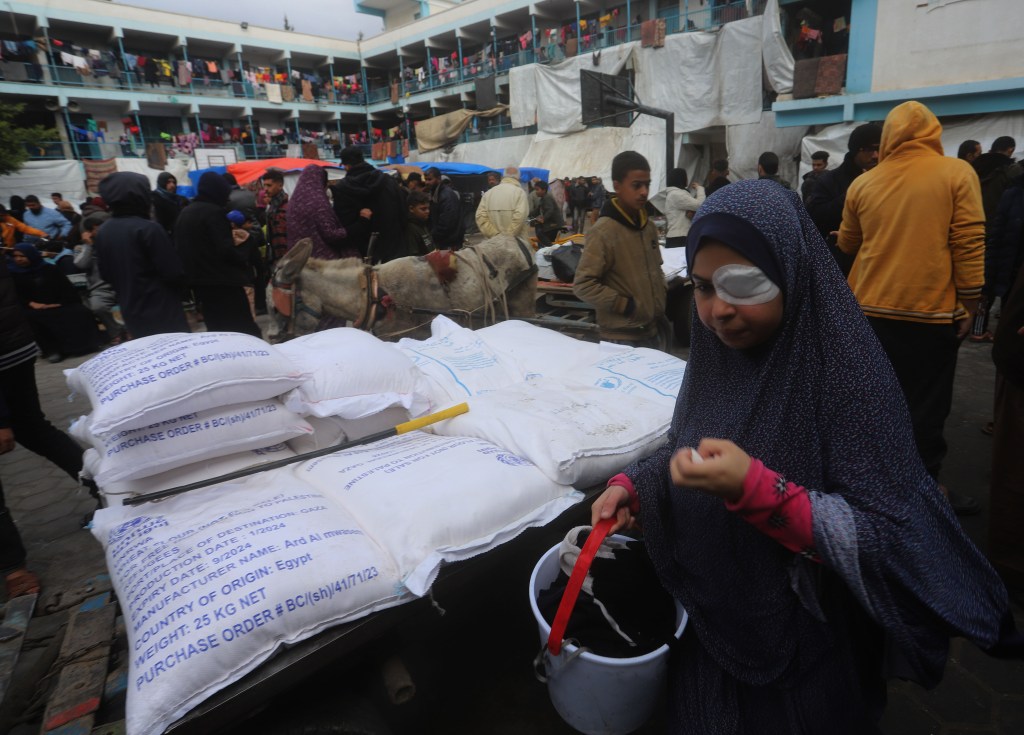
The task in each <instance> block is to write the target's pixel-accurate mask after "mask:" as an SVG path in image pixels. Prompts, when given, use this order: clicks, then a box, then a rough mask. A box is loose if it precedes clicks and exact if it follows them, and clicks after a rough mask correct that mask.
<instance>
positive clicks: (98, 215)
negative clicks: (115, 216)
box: [82, 212, 110, 232]
mask: <svg viewBox="0 0 1024 735" xmlns="http://www.w3.org/2000/svg"><path fill="white" fill-rule="evenodd" d="M108 219H110V212H93V213H92V214H90V215H89V216H88V217H86V218H85V219H83V220H82V232H92V231H93V230H95V229H96V228H97V227H99V226H100V225H102V224H103V223H104V222H106V221H107V220H108Z"/></svg>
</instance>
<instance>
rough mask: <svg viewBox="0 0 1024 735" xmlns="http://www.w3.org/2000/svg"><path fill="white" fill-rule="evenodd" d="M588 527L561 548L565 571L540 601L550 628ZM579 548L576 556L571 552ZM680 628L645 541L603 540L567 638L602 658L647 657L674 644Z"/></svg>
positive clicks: (576, 531) (575, 532)
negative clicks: (661, 647) (668, 644)
mask: <svg viewBox="0 0 1024 735" xmlns="http://www.w3.org/2000/svg"><path fill="white" fill-rule="evenodd" d="M590 530H591V529H590V527H589V526H582V527H580V528H574V529H573V530H571V531H570V532H569V534H568V536H567V537H566V540H565V541H564V542H563V543H562V550H561V553H560V557H561V561H562V571H561V572H560V573H559V575H558V577H557V578H556V579H555V581H554V582H553V583H552V584H551V586H549V587H548V588H547V589H544V590H542V591H541V593H540V594H539V595H538V597H537V607H538V608H539V609H540V611H541V614H542V615H543V616H544V619H545V620H546V621H547V623H548V625H551V624H552V623H553V622H554V619H555V613H556V612H557V611H558V605H559V603H560V602H561V600H562V594H563V593H564V592H565V587H566V585H567V584H568V583H569V577H568V574H567V573H566V571H567V569H568V571H570V572H571V571H572V562H574V561H575V558H576V556H578V554H579V550H580V549H582V548H583V545H584V544H585V543H586V541H587V537H588V536H589V535H590ZM572 549H575V554H573V553H572ZM676 627H677V623H676V606H675V602H674V601H673V599H672V596H671V595H669V594H668V592H666V591H665V588H664V587H662V586H661V583H660V582H659V581H658V577H657V575H656V574H655V571H654V567H653V566H652V564H651V560H650V558H649V557H648V556H647V552H646V551H645V549H644V545H643V542H641V541H630V542H626V543H621V542H619V541H616V540H614V539H605V541H604V543H603V544H602V545H601V548H600V550H599V551H598V555H597V556H596V557H595V558H594V561H593V563H592V564H591V565H590V572H589V573H588V574H587V580H586V582H584V584H583V589H582V590H581V592H580V596H579V599H577V600H576V606H575V607H574V608H573V611H572V615H571V616H570V618H569V624H568V626H567V627H566V631H565V638H566V639H572V640H575V641H578V642H579V645H580V646H582V647H584V648H586V649H588V650H589V651H590V652H591V653H594V654H596V655H598V656H608V657H610V658H631V657H634V656H643V655H644V654H647V653H650V652H651V651H654V650H657V649H658V648H659V647H660V646H662V645H664V644H665V643H670V642H671V641H673V640H674V638H673V636H674V634H675V631H676Z"/></svg>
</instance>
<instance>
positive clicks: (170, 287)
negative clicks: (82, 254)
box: [94, 171, 189, 337]
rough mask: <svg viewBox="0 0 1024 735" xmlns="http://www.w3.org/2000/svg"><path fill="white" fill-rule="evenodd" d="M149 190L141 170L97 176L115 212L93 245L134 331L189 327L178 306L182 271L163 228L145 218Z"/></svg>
mask: <svg viewBox="0 0 1024 735" xmlns="http://www.w3.org/2000/svg"><path fill="white" fill-rule="evenodd" d="M150 193H151V192H150V190H149V179H147V178H146V177H145V176H143V175H142V174H136V173H131V172H127V171H125V172H121V173H115V174H111V175H110V176H108V177H107V178H105V179H103V181H101V182H100V196H102V197H103V200H104V201H105V202H106V203H107V205H108V206H109V207H110V210H111V213H112V215H113V216H112V217H111V219H109V220H108V221H106V222H104V223H103V226H102V227H100V229H99V231H98V232H97V233H96V238H95V241H94V248H95V251H96V256H97V258H98V259H99V264H100V276H101V277H102V278H103V280H104V281H106V282H107V283H109V284H110V285H111V286H112V287H113V288H114V291H116V292H117V302H118V304H120V306H121V315H122V316H123V317H124V321H125V326H127V327H128V331H129V332H130V333H131V335H132V336H133V337H148V336H149V335H151V334H163V333H166V332H187V331H189V329H188V322H187V321H186V320H185V312H184V311H183V310H182V308H181V298H182V290H183V286H184V275H185V273H184V270H183V269H182V265H181V259H180V258H179V257H178V254H177V253H176V252H175V251H174V246H173V245H172V244H171V240H170V238H168V237H167V233H166V232H165V231H164V229H163V227H161V226H160V225H159V224H157V223H156V222H153V221H151V220H150V219H149V208H150V201H151V200H150Z"/></svg>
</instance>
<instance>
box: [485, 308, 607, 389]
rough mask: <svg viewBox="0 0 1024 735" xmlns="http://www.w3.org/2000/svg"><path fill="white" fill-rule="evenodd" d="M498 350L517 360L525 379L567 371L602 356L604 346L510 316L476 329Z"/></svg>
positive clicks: (491, 346) (489, 345)
mask: <svg viewBox="0 0 1024 735" xmlns="http://www.w3.org/2000/svg"><path fill="white" fill-rule="evenodd" d="M476 334H477V336H478V337H480V339H482V340H483V341H484V342H485V343H486V344H487V346H488V347H490V348H491V349H492V350H494V351H495V352H497V353H499V354H501V355H503V356H505V357H508V358H509V359H510V360H514V361H515V363H516V365H517V366H518V369H519V372H520V374H521V375H522V380H530V379H533V378H536V377H551V376H554V375H561V374H563V373H567V372H569V371H571V370H572V369H573V368H575V367H576V366H577V365H586V364H590V363H592V362H595V361H596V360H598V359H599V358H600V349H601V348H600V347H599V346H598V345H596V344H594V343H593V342H585V341H583V340H581V339H574V338H573V337H569V336H567V335H564V334H562V333H560V332H556V331H555V330H553V329H545V328H544V327H538V326H536V325H534V324H530V323H528V322H521V321H516V320H514V319H510V320H508V321H504V322H498V323H497V324H495V325H493V326H490V327H484V328H483V329H478V330H476Z"/></svg>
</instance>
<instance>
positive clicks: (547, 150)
mask: <svg viewBox="0 0 1024 735" xmlns="http://www.w3.org/2000/svg"><path fill="white" fill-rule="evenodd" d="M654 122H655V123H661V121H660V120H656V119H655V120H654ZM680 138H681V136H680V135H676V151H678V150H679V140H680ZM627 150H633V151H637V152H638V153H641V154H642V155H643V156H644V157H646V158H647V161H648V163H650V165H651V194H652V195H653V194H654V193H656V192H657V191H659V190H661V189H662V188H663V187H664V186H665V133H664V128H661V127H659V128H657V129H654V128H651V129H648V128H643V127H641V126H639V122H638V124H637V125H634V126H633V127H632V128H590V129H587V130H584V131H582V132H579V133H574V134H572V135H567V136H564V137H560V138H555V137H551V136H544V135H537V136H536V137H534V140H533V143H532V145H531V146H530V149H529V150H528V151H527V152H526V155H525V156H524V157H523V162H522V165H523V166H537V167H544V168H547V169H549V170H550V171H551V178H552V179H555V178H563V177H565V176H570V177H575V176H600V177H601V178H602V180H603V181H604V185H605V188H606V189H608V191H609V192H611V190H612V175H611V172H612V159H613V158H614V157H615V155H616V154H617V153H621V152H622V151H627Z"/></svg>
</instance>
